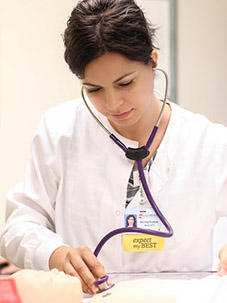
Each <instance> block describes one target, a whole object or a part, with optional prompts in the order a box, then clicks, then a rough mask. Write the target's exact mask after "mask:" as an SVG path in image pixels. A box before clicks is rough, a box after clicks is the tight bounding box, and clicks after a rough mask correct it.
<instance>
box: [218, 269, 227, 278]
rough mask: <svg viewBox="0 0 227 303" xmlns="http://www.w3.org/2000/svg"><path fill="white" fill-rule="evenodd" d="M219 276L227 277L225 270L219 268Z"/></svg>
mask: <svg viewBox="0 0 227 303" xmlns="http://www.w3.org/2000/svg"><path fill="white" fill-rule="evenodd" d="M219 275H220V276H225V275H227V271H226V269H224V268H221V269H220V270H219Z"/></svg>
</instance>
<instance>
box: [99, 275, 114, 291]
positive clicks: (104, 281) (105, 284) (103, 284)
mask: <svg viewBox="0 0 227 303" xmlns="http://www.w3.org/2000/svg"><path fill="white" fill-rule="evenodd" d="M94 284H95V286H97V287H98V288H99V290H98V292H97V293H98V294H99V293H100V292H103V291H106V290H108V289H110V288H112V287H113V286H114V284H112V283H111V282H110V280H109V276H104V277H101V278H98V279H97V280H95V283H94Z"/></svg>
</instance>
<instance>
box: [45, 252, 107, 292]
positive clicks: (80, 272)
mask: <svg viewBox="0 0 227 303" xmlns="http://www.w3.org/2000/svg"><path fill="white" fill-rule="evenodd" d="M49 267H50V269H52V268H57V269H58V270H61V271H64V272H65V273H66V274H69V275H71V276H77V277H78V278H79V279H80V281H81V284H82V289H83V291H84V292H85V293H88V294H90V295H92V294H94V293H96V292H97V291H98V288H97V287H96V286H95V285H94V282H95V280H96V279H97V278H100V277H103V276H105V275H106V272H105V270H104V267H103V265H102V264H101V263H100V262H99V261H98V259H97V258H96V257H95V256H94V254H93V253H92V252H91V250H90V249H89V248H88V247H85V246H81V247H78V248H71V247H66V246H61V247H59V248H57V249H56V250H55V251H54V252H53V253H52V255H51V256H50V260H49Z"/></svg>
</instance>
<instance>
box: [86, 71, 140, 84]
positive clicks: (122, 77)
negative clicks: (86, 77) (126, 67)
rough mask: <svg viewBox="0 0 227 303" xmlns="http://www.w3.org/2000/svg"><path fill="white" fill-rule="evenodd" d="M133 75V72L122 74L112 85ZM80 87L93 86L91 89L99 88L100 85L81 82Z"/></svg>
mask: <svg viewBox="0 0 227 303" xmlns="http://www.w3.org/2000/svg"><path fill="white" fill-rule="evenodd" d="M133 73H135V72H134V71H133V72H130V73H127V74H124V75H122V76H121V77H119V78H117V79H116V80H114V81H113V83H116V82H118V81H120V80H122V79H124V78H125V77H127V76H129V75H131V74H133ZM82 85H88V86H93V87H99V86H100V85H98V84H93V83H90V82H82Z"/></svg>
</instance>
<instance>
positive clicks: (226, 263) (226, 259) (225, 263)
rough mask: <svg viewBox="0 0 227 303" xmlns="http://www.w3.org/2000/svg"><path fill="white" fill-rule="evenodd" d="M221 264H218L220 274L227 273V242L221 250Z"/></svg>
mask: <svg viewBox="0 0 227 303" xmlns="http://www.w3.org/2000/svg"><path fill="white" fill-rule="evenodd" d="M219 260H220V261H219V265H218V275H219V276H225V275H227V244H225V245H224V246H223V247H222V248H221V249H220V251H219Z"/></svg>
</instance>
